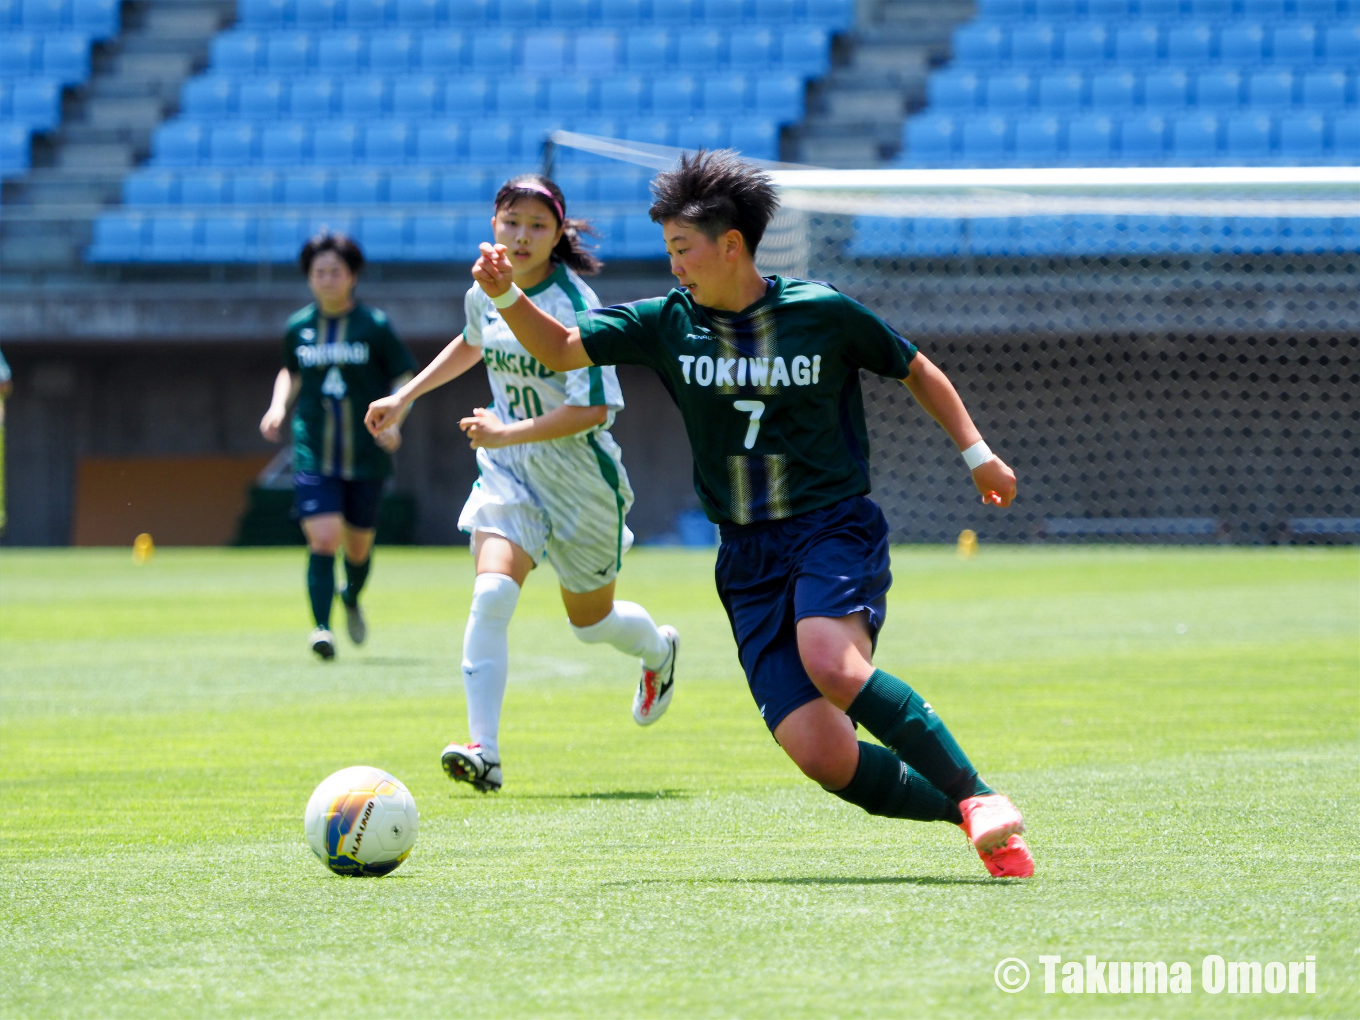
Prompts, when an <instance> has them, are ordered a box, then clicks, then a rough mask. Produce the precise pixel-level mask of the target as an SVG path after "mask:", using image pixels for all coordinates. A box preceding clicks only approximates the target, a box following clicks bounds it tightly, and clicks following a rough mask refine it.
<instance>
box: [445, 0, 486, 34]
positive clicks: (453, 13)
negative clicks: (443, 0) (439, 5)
mask: <svg viewBox="0 0 1360 1020" xmlns="http://www.w3.org/2000/svg"><path fill="white" fill-rule="evenodd" d="M493 6H494V5H493V4H492V3H491V0H458V2H457V3H451V4H449V6H448V13H449V20H450V21H451V22H453V23H454V24H455V25H458V26H459V27H460V28H467V29H472V30H475V29H479V28H484V27H486V26H487V25H490V24H491V23H492V22H494V21H495V20H496V19H495V17H494V11H493V10H492V7H493Z"/></svg>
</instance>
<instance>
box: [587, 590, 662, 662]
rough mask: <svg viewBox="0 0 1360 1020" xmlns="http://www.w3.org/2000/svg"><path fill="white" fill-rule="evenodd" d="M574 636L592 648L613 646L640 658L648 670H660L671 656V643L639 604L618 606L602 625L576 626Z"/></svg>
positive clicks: (630, 603) (626, 653) (619, 603)
mask: <svg viewBox="0 0 1360 1020" xmlns="http://www.w3.org/2000/svg"><path fill="white" fill-rule="evenodd" d="M571 629H572V633H574V634H575V635H576V636H577V637H578V638H580V639H581V640H582V641H584V642H585V643H586V644H588V645H596V644H601V643H603V644H607V645H612V646H613V647H615V648H617V649H618V650H619V651H621V652H623V653H624V654H625V655H636V656H637V657H638V658H639V659H641V660H642V664H643V665H644V666H646V667H647V668H648V669H660V668H661V667H662V666H663V665H665V663H666V656H668V655H670V654H671V645H670V642H669V641H667V640H666V638H665V636H664V635H663V634H662V633H661V631H659V630H657V629H656V624H655V623H653V622H652V618H651V616H650V615H649V614H648V612H647V610H645V609H643V608H642V607H641V606H640V605H638V604H637V603H636V602H615V603H614V608H613V609H612V610H610V613H609V615H608V616H606V617H605V618H604V619H603V620H601V621H600V622H599V623H592V624H591V625H590V626H589V627H577V626H575V625H574V624H573V625H572V628H571Z"/></svg>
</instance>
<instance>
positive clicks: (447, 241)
mask: <svg viewBox="0 0 1360 1020" xmlns="http://www.w3.org/2000/svg"><path fill="white" fill-rule="evenodd" d="M466 247H468V242H467V235H466V230H465V229H464V223H463V218H462V217H460V216H456V215H454V214H453V213H435V214H433V215H431V216H417V217H416V218H415V223H414V224H413V226H412V229H411V245H410V248H409V249H408V251H409V253H410V256H411V257H412V258H413V259H419V260H421V261H423V262H451V261H453V260H455V259H457V258H458V257H459V256H460V255H462V254H463V249H465V248H466ZM474 254H475V253H474Z"/></svg>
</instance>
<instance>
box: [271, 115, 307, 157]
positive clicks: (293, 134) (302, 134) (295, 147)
mask: <svg viewBox="0 0 1360 1020" xmlns="http://www.w3.org/2000/svg"><path fill="white" fill-rule="evenodd" d="M306 145H307V129H306V128H305V127H303V126H302V125H301V124H287V123H285V124H266V125H265V127H264V129H263V130H262V131H261V132H260V162H261V163H263V164H264V165H265V166H297V165H298V164H299V163H301V162H302V161H303V160H302V155H303V151H304V150H305V148H306Z"/></svg>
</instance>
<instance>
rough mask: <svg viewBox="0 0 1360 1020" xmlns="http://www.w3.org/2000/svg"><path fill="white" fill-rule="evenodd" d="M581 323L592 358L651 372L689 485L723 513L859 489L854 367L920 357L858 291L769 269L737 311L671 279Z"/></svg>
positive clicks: (735, 517) (859, 418)
mask: <svg viewBox="0 0 1360 1020" xmlns="http://www.w3.org/2000/svg"><path fill="white" fill-rule="evenodd" d="M577 322H578V324H579V325H580V328H581V340H582V343H583V344H584V345H585V349H586V353H587V354H589V355H590V360H591V361H593V362H594V363H595V364H597V365H617V364H631V365H647V366H649V367H651V368H653V369H655V370H656V371H657V373H658V374H659V375H660V376H661V380H662V382H664V383H665V384H666V388H667V389H669V390H670V392H671V395H672V396H673V397H674V398H675V402H676V404H678V405H679V407H680V413H681V414H682V415H683V416H684V419H685V429H686V431H687V432H688V433H689V442H690V446H691V448H692V449H693V451H694V487H695V488H696V489H697V490H698V492H699V498H700V500H702V501H703V504H704V509H705V511H706V512H707V513H708V516H709V517H710V518H711V519H712V520H714V521H717V522H719V523H724V522H732V523H735V524H749V523H751V522H753V521H766V520H779V519H782V518H784V517H792V516H793V515H794V514H801V513H807V512H808V511H810V510H816V509H819V508H820V507H824V506H830V505H831V504H832V503H837V502H839V501H840V500H842V499H846V498H848V497H850V496H857V495H862V494H863V493H866V492H868V491H869V436H868V431H867V429H866V428H865V425H864V398H863V395H862V394H861V392H860V385H859V370H860V369H861V368H864V369H868V370H869V371H870V372H876V373H877V374H879V375H885V376H892V377H894V378H898V379H903V378H906V376H907V373H908V372H909V371H910V370H911V359H912V358H913V357H915V356H916V348H915V347H913V346H912V345H911V344H910V343H908V342H907V341H906V340H904V339H902V337H900V336H898V335H897V334H896V333H895V332H893V330H892V329H890V328H889V327H888V326H887V325H885V324H884V323H883V321H882V320H881V319H879V318H878V316H876V315H874V314H873V312H871V311H869V310H868V309H867V308H865V307H864V306H863V305H861V304H860V303H859V302H857V301H853V300H851V299H850V298H848V297H845V296H844V295H843V294H841V293H839V292H838V291H836V290H835V289H834V288H832V287H829V286H827V285H826V284H822V283H808V282H806V281H803V280H787V279H783V278H781V277H778V276H776V277H772V278H770V280H769V289H768V290H767V291H766V293H765V296H764V297H763V298H761V299H760V300H759V301H757V302H756V303H755V304H753V305H752V306H751V307H750V308H747V309H745V310H744V311H742V312H740V313H736V314H732V313H726V312H718V311H714V310H713V309H711V308H705V307H703V306H701V305H697V304H695V303H694V301H693V300H691V299H690V296H689V294H688V292H686V291H684V290H679V289H676V290H673V291H671V292H670V293H669V294H668V295H666V296H665V297H663V298H651V299H649V300H647V301H637V302H634V303H632V304H627V305H615V306H614V307H612V308H599V309H595V310H592V311H585V312H581V313H579V314H578V315H577Z"/></svg>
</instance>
